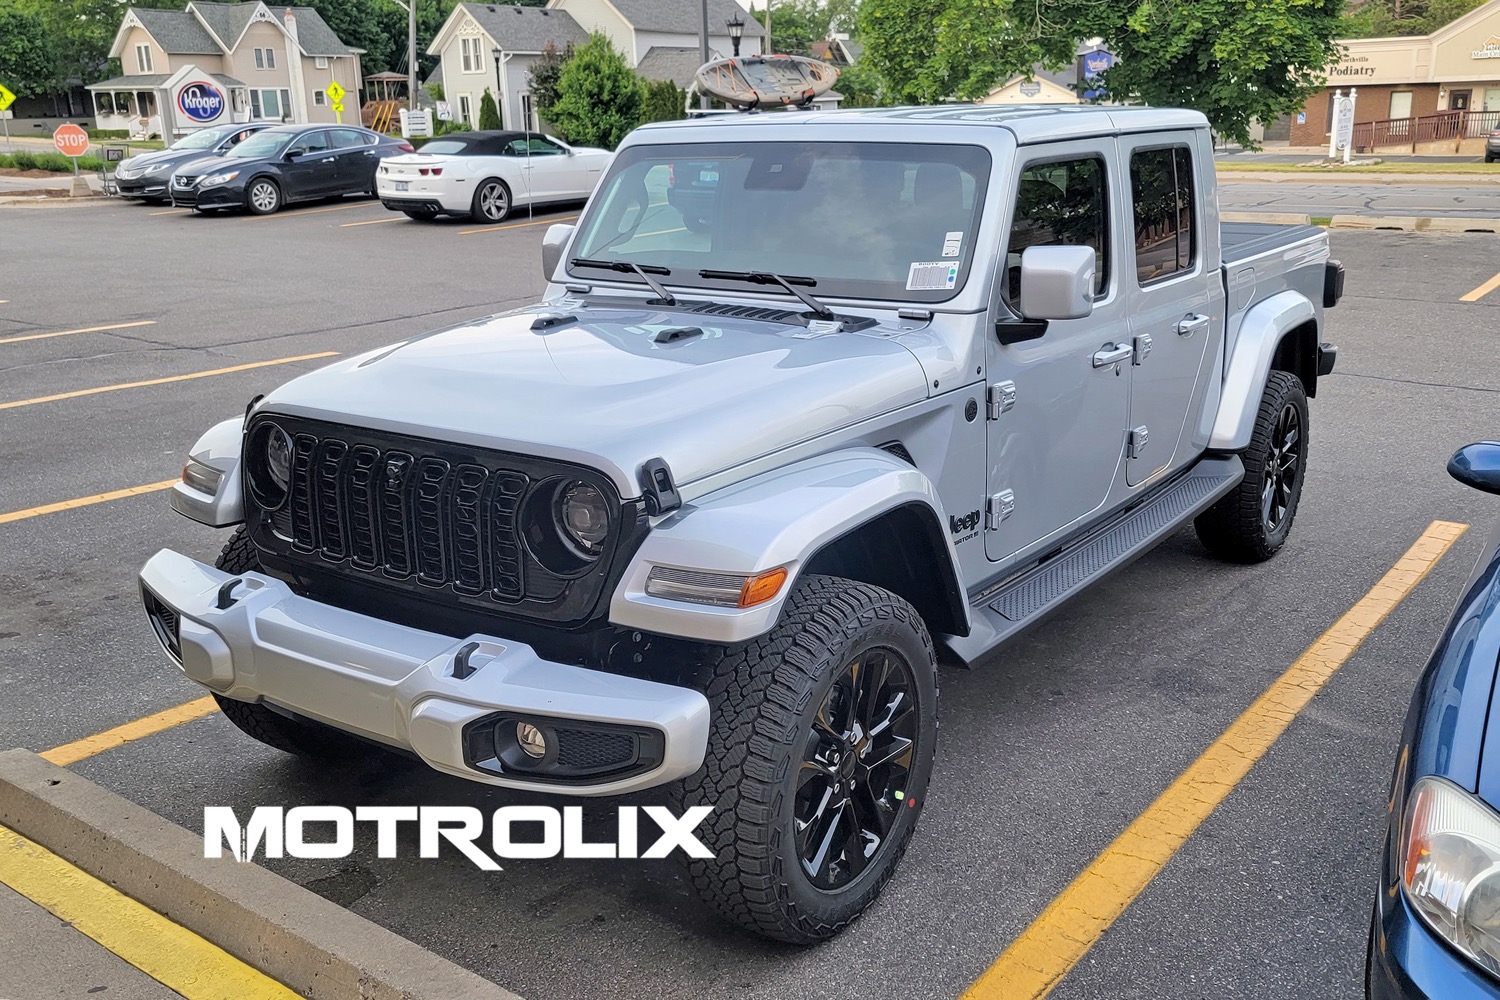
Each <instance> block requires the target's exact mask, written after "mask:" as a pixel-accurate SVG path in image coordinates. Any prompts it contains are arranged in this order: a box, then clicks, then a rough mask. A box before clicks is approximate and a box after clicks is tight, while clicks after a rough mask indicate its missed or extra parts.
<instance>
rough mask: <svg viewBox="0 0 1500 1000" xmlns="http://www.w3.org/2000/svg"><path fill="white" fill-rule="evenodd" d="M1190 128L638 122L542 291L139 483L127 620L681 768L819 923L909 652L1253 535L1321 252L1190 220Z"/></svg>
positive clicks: (179, 653)
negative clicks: (152, 528)
mask: <svg viewBox="0 0 1500 1000" xmlns="http://www.w3.org/2000/svg"><path fill="white" fill-rule="evenodd" d="M1212 152H1213V151H1212V147H1211V143H1210V138H1209V130H1208V125H1207V122H1206V121H1205V120H1204V118H1203V117H1202V116H1201V115H1199V114H1197V113H1194V112H1189V111H1176V110H1161V109H1149V108H1097V107H1075V108H1057V107H1054V108H1038V107H1030V108H1028V107H1019V108H995V107H940V108H915V109H895V110H890V109H886V110H874V111H859V112H828V113H824V112H805V113H798V114H780V113H776V114H747V115H740V116H733V117H730V116H724V117H715V118H712V119H707V120H702V121H689V122H675V123H663V124H657V125H650V126H645V127H642V128H640V129H638V130H636V131H635V132H634V133H632V134H631V135H630V136H629V138H628V139H627V140H626V141H625V143H624V144H623V146H622V147H621V149H620V150H619V153H618V155H617V156H616V158H615V160H614V163H613V165H612V166H611V167H610V169H609V171H608V173H607V174H606V176H605V177H604V179H603V180H602V182H601V183H600V186H599V188H598V190H597V191H596V192H595V193H594V196H593V198H592V199H591V200H590V202H589V204H588V206H587V207H586V208H585V210H584V211H583V214H582V216H581V217H580V219H579V221H578V224H577V226H576V227H574V226H561V225H558V226H554V227H552V229H551V230H550V231H549V232H548V233H547V234H546V238H545V240H544V243H543V266H544V269H545V272H546V276H547V279H548V281H549V285H548V288H547V292H546V295H545V296H544V297H543V300H542V301H540V302H538V303H537V304H535V305H533V306H529V307H527V308H522V309H518V310H514V311H511V312H507V313H503V314H500V315H496V316H490V317H487V318H484V319H479V320H475V321H474V322H471V323H466V324H464V325H462V326H459V327H456V328H454V329H450V330H445V331H441V332H437V333H432V334H428V335H425V336H420V337H414V338H412V339H410V340H407V341H404V342H401V343H398V344H394V345H391V346H387V347H382V348H381V349H379V350H375V351H371V352H369V353H367V354H364V355H362V356H359V357H353V358H349V359H347V360H341V361H339V362H337V363H335V364H333V365H330V366H329V367H327V368H324V369H322V370H321V371H318V372H315V373H312V374H309V375H305V376H302V377H300V378H297V379H295V380H293V381H292V382H290V383H288V384H286V385H285V386H283V387H281V388H280V389H277V390H276V391H275V392H273V393H271V394H270V395H268V396H265V397H264V398H258V399H256V400H254V401H253V402H252V403H251V404H250V406H249V408H248V410H247V412H246V413H245V415H244V416H243V417H242V418H238V417H237V418H235V419H232V420H228V421H225V422H224V423H222V424H219V425H218V426H216V427H214V428H213V429H211V430H210V431H209V432H208V433H207V434H206V435H204V437H203V438H202V439H201V440H200V441H199V442H198V444H197V445H196V446H195V447H194V448H193V449H192V451H191V453H190V458H189V461H188V463H187V466H186V468H185V470H184V473H183V481H182V483H181V484H180V485H179V486H178V487H177V488H176V489H175V491H174V493H173V495H172V503H173V505H174V507H175V508H176V509H177V510H178V511H180V512H181V513H183V514H185V515H187V516H188V517H190V518H193V519H194V520H197V521H201V522H203V523H205V524H209V525H215V526H220V527H226V528H228V527H233V528H234V532H233V536H232V537H231V538H230V540H229V542H228V544H227V545H226V546H225V547H224V550H223V553H222V554H221V555H220V557H219V559H218V562H217V564H215V565H209V564H207V563H205V562H201V561H198V560H196V559H194V558H191V557H190V556H187V555H181V554H178V553H176V552H172V551H162V552H159V553H157V554H156V555H155V556H153V557H152V558H151V560H150V562H148V563H147V564H146V566H145V568H144V569H143V570H142V571H141V574H140V590H141V596H142V598H143V600H144V603H145V608H146V612H147V615H148V617H149V620H150V622H151V625H152V627H153V628H154V630H155V632H156V634H157V636H158V637H159V638H160V640H161V643H162V645H163V646H164V647H165V648H166V650H167V652H168V653H169V654H170V656H171V657H172V659H173V660H174V661H175V662H176V663H177V664H178V665H179V666H180V668H181V669H182V670H183V671H184V672H185V673H186V674H187V676H189V677H190V678H192V679H193V680H195V681H197V682H198V683H200V684H202V685H203V686H205V687H207V688H208V689H209V690H210V691H211V692H212V693H213V695H214V696H215V697H216V698H217V699H218V701H219V704H220V706H222V708H223V711H224V714H225V715H226V716H227V717H228V718H229V719H230V721H231V722H233V723H235V724H236V725H237V726H239V727H240V728H241V729H243V730H244V731H245V732H246V733H248V734H249V735H250V736H252V737H254V738H255V739H258V740H261V741H262V742H265V743H268V744H270V745H271V746H274V747H278V748H280V749H282V750H286V751H289V752H292V753H297V754H305V755H330V756H331V755H334V754H337V753H347V752H349V750H350V748H351V747H354V748H356V749H355V752H362V750H363V749H366V748H369V744H370V742H373V743H378V744H384V745H387V746H391V747H396V748H400V749H403V750H406V751H410V752H411V753H414V754H416V755H417V756H419V757H420V758H421V759H422V760H424V761H425V762H426V763H427V764H429V765H430V766H431V767H433V768H435V769H436V770H438V771H442V772H444V773H446V774H451V775H458V776H460V777H464V778H468V779H471V780H473V781H477V782H483V783H486V784H490V785H496V786H501V787H506V788H531V789H542V790H545V791H550V792H554V793H559V794H564V795H611V794H617V793H623V792H633V791H637V790H640V789H645V788H651V787H653V786H662V787H663V792H664V794H667V795H669V796H670V799H671V803H672V804H673V805H675V806H677V807H680V808H687V807H689V806H693V805H701V806H711V807H712V810H713V811H712V813H711V815H710V816H709V818H708V819H707V820H706V821H704V823H703V824H702V826H700V827H699V828H698V830H697V834H698V836H699V837H700V839H702V841H703V842H704V844H706V845H707V846H708V848H709V849H710V850H712V851H713V852H714V854H715V857H713V858H711V859H697V860H693V861H692V862H690V864H691V874H692V880H693V883H694V885H695V886H696V887H697V889H698V890H699V891H700V892H701V893H702V895H703V897H704V898H705V899H706V900H707V901H709V902H710V903H711V904H712V905H713V906H714V907H716V908H717V909H718V910H719V911H720V912H722V913H723V914H724V915H725V916H726V917H728V918H729V919H730V920H733V921H735V922H737V923H739V924H741V925H743V926H744V927H746V928H749V929H750V930H752V931H755V932H758V933H761V934H764V935H768V936H770V937H774V938H779V939H782V940H786V941H794V942H811V941H816V940H819V939H823V938H826V937H829V936H830V935H832V934H834V933H836V932H837V931H839V930H840V929H841V928H842V927H844V926H845V925H846V924H848V922H849V921H850V920H852V919H854V918H855V917H856V916H858V915H859V913H860V912H861V911H862V910H864V909H865V908H866V907H867V906H869V905H870V903H871V902H872V901H873V900H874V899H875V897H876V895H877V894H878V893H879V892H880V890H881V888H882V886H883V885H884V884H885V882H886V881H887V880H888V879H889V878H890V877H891V875H892V873H893V871H894V870H895V868H896V866H897V864H898V863H899V861H900V858H901V855H902V853H903V852H904V850H905V848H906V845H907V843H908V841H909V839H910V838H911V835H912V831H913V828H914V827H915V825H916V821H917V818H918V816H919V815H920V814H921V811H922V806H923V805H924V804H925V802H926V800H927V795H928V779H929V776H930V774H931V771H932V764H933V750H934V741H935V736H936V726H937V665H938V663H939V662H940V661H950V662H953V663H958V664H971V663H974V662H975V661H978V660H980V659H983V658H984V657H985V656H986V654H989V653H991V652H992V651H994V650H995V649H997V648H998V647H999V646H1000V645H1001V644H1002V643H1004V642H1005V641H1006V640H1007V639H1009V638H1010V637H1011V636H1013V635H1015V634H1016V633H1017V632H1019V631H1020V630H1021V629H1023V628H1026V627H1028V626H1030V625H1033V624H1035V623H1036V622H1038V621H1040V620H1041V619H1042V618H1043V617H1044V616H1046V615H1047V613H1048V612H1050V611H1052V610H1053V609H1055V608H1056V607H1058V606H1059V605H1060V604H1061V603H1062V602H1064V601H1065V600H1067V599H1068V598H1069V597H1071V596H1072V595H1074V594H1076V593H1078V592H1079V591H1081V590H1083V589H1084V588H1085V587H1087V586H1088V585H1089V584H1090V583H1092V582H1093V581H1095V580H1098V579H1100V578H1101V577H1102V576H1103V575H1105V574H1106V573H1109V572H1110V571H1112V570H1114V569H1116V568H1118V567H1120V566H1122V565H1124V564H1126V563H1127V562H1129V561H1130V560H1131V559H1133V558H1135V557H1136V556H1139V555H1140V554H1141V553H1142V552H1144V551H1146V550H1147V549H1149V548H1150V547H1151V546H1152V545H1154V544H1156V543H1157V542H1159V541H1161V540H1162V539H1164V538H1165V537H1167V536H1168V535H1170V534H1171V533H1173V532H1174V531H1177V530H1178V529H1179V528H1180V527H1182V526H1183V525H1185V524H1187V523H1189V522H1192V523H1193V524H1194V525H1195V526H1196V528H1197V532H1198V535H1199V537H1200V538H1201V539H1202V540H1203V543H1204V544H1205V545H1206V546H1207V548H1208V549H1209V550H1210V551H1211V552H1213V553H1215V554H1217V555H1219V556H1222V557H1224V558H1226V559H1230V560H1237V561H1243V562H1251V561H1256V560H1263V559H1267V558H1269V557H1270V556H1272V555H1273V554H1274V553H1275V552H1276V551H1277V549H1279V548H1280V547H1281V545H1282V543H1283V542H1284V541H1285V540H1286V537H1287V532H1288V531H1289V530H1290V529H1291V525H1292V520H1293V518H1294V517H1295V515H1296V513H1297V501H1298V497H1299V496H1300V494H1301V491H1302V485H1303V479H1304V477H1305V475H1306V472H1307V457H1308V443H1309V436H1308V432H1309V422H1308V407H1307V399H1308V398H1309V397H1311V396H1313V395H1314V394H1315V392H1316V389H1317V386H1318V379H1319V377H1320V376H1322V375H1326V374H1328V372H1329V371H1330V370H1331V369H1332V368H1333V362H1334V357H1335V350H1334V348H1333V347H1331V346H1329V345H1327V344H1324V343H1323V342H1322V337H1321V332H1322V329H1323V318H1324V310H1325V309H1327V308H1328V307H1330V306H1332V305H1334V304H1335V303H1336V302H1337V300H1338V298H1339V296H1340V294H1341V292H1342V280H1343V272H1342V269H1341V268H1340V267H1339V265H1338V264H1337V263H1336V262H1333V261H1330V260H1329V251H1328V240H1327V237H1326V234H1325V233H1324V232H1323V231H1322V230H1320V229H1316V228H1312V227H1308V226H1290V227H1274V226H1262V225H1221V224H1220V221H1219V211H1218V202H1217V197H1216V192H1215V186H1214V185H1215V179H1214V165H1213V156H1212ZM351 736H352V737H359V738H361V739H360V740H355V739H351ZM365 741H368V742H365Z"/></svg>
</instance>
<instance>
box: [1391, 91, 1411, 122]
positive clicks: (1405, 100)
mask: <svg viewBox="0 0 1500 1000" xmlns="http://www.w3.org/2000/svg"><path fill="white" fill-rule="evenodd" d="M1390 116H1391V117H1392V118H1410V117H1411V91H1409V90H1393V91H1391V115H1390Z"/></svg>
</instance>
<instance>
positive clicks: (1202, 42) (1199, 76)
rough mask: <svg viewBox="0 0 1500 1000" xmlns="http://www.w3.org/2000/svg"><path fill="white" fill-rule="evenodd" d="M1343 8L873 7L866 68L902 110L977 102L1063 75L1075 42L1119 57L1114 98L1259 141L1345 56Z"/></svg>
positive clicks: (1216, 2) (1261, 4) (1179, 4)
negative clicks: (1013, 80) (1255, 127)
mask: <svg viewBox="0 0 1500 1000" xmlns="http://www.w3.org/2000/svg"><path fill="white" fill-rule="evenodd" d="M1341 4H1342V0H1258V2H1256V3H1246V2H1244V0H1124V2H1119V3H1098V2H1096V0H1052V2H1050V3H1048V4H1047V6H1046V11H1045V16H1040V15H1039V14H1038V10H1039V8H1036V7H1034V6H1029V5H1027V4H1025V3H1020V2H1018V0H864V2H863V3H862V4H861V6H860V12H859V18H860V26H861V28H862V31H863V35H864V39H865V42H866V45H867V49H866V58H867V59H869V60H870V62H871V63H872V65H873V67H874V68H875V69H876V70H877V71H879V72H880V74H881V76H882V77H883V78H884V79H885V81H886V83H887V85H888V86H889V89H890V93H891V96H892V97H893V99H894V100H897V101H919V102H924V103H926V102H932V101H939V100H945V99H950V98H958V99H962V100H974V99H977V98H979V97H982V96H984V94H985V93H987V92H988V91H989V90H990V89H991V88H992V87H994V86H995V85H996V84H998V83H1000V82H1002V81H1004V80H1005V79H1006V78H1007V77H1009V76H1011V75H1013V74H1015V73H1024V72H1028V71H1030V70H1031V68H1032V67H1033V66H1035V65H1037V64H1041V65H1042V66H1044V67H1047V68H1049V69H1061V68H1063V67H1064V66H1067V65H1068V64H1070V63H1071V62H1072V61H1073V58H1074V56H1073V53H1074V51H1075V50H1074V45H1075V39H1078V38H1091V37H1096V36H1097V37H1099V38H1102V39H1103V41H1104V46H1105V47H1106V48H1107V49H1109V50H1110V51H1111V52H1113V53H1114V54H1115V56H1116V63H1115V65H1114V66H1113V67H1111V68H1110V69H1109V70H1107V71H1105V73H1104V75H1103V77H1102V78H1101V79H1100V80H1099V82H1098V83H1097V84H1096V87H1097V88H1098V89H1100V90H1101V91H1103V92H1104V95H1105V99H1107V100H1112V101H1116V102H1120V103H1146V104H1155V105H1172V106H1179V107H1188V108H1195V109H1197V110H1199V111H1201V112H1203V113H1204V114H1205V115H1206V116H1207V117H1208V120H1209V122H1210V123H1211V124H1212V125H1213V127H1214V129H1215V130H1216V131H1218V132H1219V133H1220V134H1222V135H1225V136H1228V137H1229V138H1231V139H1233V140H1235V141H1236V142H1239V143H1242V144H1246V145H1248V144H1249V143H1250V135H1249V131H1250V123H1251V122H1252V121H1253V120H1255V119H1257V118H1258V119H1260V120H1262V121H1270V120H1272V119H1275V118H1278V117H1280V116H1282V115H1285V114H1289V113H1291V112H1292V111H1294V110H1296V109H1297V108H1299V107H1301V106H1302V104H1303V103H1304V102H1305V101H1306V99H1307V98H1308V96H1310V95H1311V94H1312V93H1313V92H1314V91H1316V90H1317V89H1318V88H1320V87H1322V86H1323V83H1324V81H1325V79H1326V76H1325V71H1326V68H1327V67H1328V65H1329V64H1330V63H1331V62H1333V61H1334V60H1335V58H1336V56H1337V49H1338V46H1337V45H1336V44H1335V43H1334V37H1335V35H1336V33H1337V30H1338V26H1339V10H1340V8H1341Z"/></svg>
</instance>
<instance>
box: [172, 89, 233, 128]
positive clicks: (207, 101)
mask: <svg viewBox="0 0 1500 1000" xmlns="http://www.w3.org/2000/svg"><path fill="white" fill-rule="evenodd" d="M177 106H178V107H179V108H181V109H182V113H183V114H185V115H187V116H188V117H189V118H191V119H192V120H193V121H195V122H211V121H213V120H214V119H215V118H217V117H219V116H220V115H222V114H223V113H224V92H223V91H222V90H220V89H219V88H218V87H215V86H214V85H213V84H211V83H190V84H188V85H187V86H186V87H183V88H182V90H180V91H178V93H177Z"/></svg>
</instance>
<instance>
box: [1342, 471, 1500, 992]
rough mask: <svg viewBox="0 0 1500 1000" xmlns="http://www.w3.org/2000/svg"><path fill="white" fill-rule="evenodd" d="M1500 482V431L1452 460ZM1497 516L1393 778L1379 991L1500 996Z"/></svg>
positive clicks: (1374, 945)
mask: <svg viewBox="0 0 1500 1000" xmlns="http://www.w3.org/2000/svg"><path fill="white" fill-rule="evenodd" d="M1448 472H1449V473H1450V474H1451V475H1452V476H1453V477H1454V478H1455V479H1457V480H1458V481H1459V482H1461V483H1465V484H1466V485H1469V486H1472V487H1474V488H1475V489H1478V490H1484V491H1485V492H1487V493H1496V494H1500V443H1494V442H1484V443H1480V444H1471V445H1469V446H1468V447H1466V448H1463V449H1461V450H1460V451H1459V452H1458V453H1457V454H1456V455H1454V456H1453V458H1452V460H1451V461H1449V463H1448ZM1497 661H1500V525H1497V526H1496V528H1495V530H1494V531H1493V532H1491V534H1490V537H1489V540H1488V541H1487V542H1486V543H1485V546H1484V551H1483V552H1481V553H1480V556H1479V562H1478V564H1477V565H1476V566H1475V567H1474V574H1473V576H1472V578H1471V579H1470V581H1469V585H1468V587H1467V589H1466V590H1465V591H1464V594H1463V597H1462V598H1461V599H1460V600H1459V602H1458V609H1457V610H1456V611H1455V612H1454V614H1453V618H1452V620H1451V621H1449V623H1448V627H1447V629H1446V630H1444V632H1443V636H1442V639H1441V640H1439V642H1438V644H1437V649H1435V650H1434V651H1433V654H1432V659H1431V660H1429V661H1428V663H1427V667H1426V669H1425V670H1423V671H1422V677H1421V680H1420V681H1418V682H1417V690H1416V693H1415V694H1413V696H1412V702H1411V709H1410V710H1409V711H1408V712H1407V715H1406V725H1405V728H1404V731H1403V733H1402V737H1401V752H1400V754H1399V755H1398V758H1397V761H1396V774H1395V779H1394V781H1393V784H1392V788H1391V797H1390V815H1389V817H1388V821H1387V824H1386V841H1385V852H1384V857H1383V860H1382V863H1381V878H1380V892H1379V893H1378V894H1377V896H1376V900H1375V914H1374V918H1373V921H1372V925H1371V928H1370V946H1369V955H1368V958H1367V960H1366V972H1365V980H1366V986H1365V990H1366V994H1367V996H1368V997H1370V998H1371V1000H1388V998H1403V1000H1417V998H1424V1000H1425V998H1432V1000H1438V998H1441V1000H1465V998H1470V997H1474V998H1479V997H1484V998H1495V1000H1500V712H1497V711H1494V710H1492V708H1491V699H1492V698H1493V697H1494V696H1495V674H1496V664H1497Z"/></svg>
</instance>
